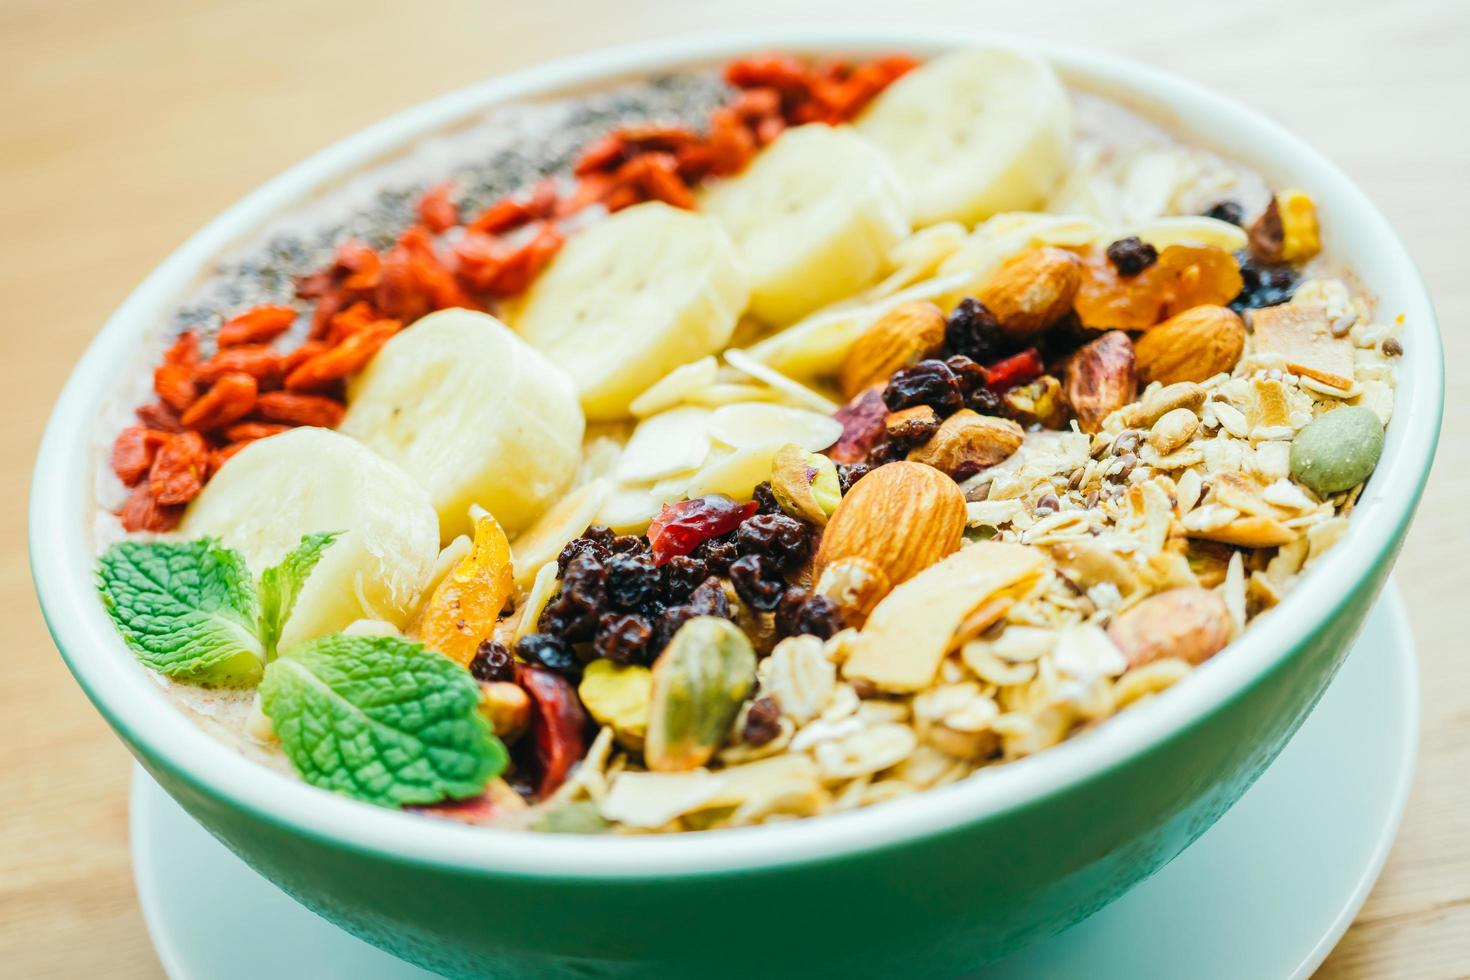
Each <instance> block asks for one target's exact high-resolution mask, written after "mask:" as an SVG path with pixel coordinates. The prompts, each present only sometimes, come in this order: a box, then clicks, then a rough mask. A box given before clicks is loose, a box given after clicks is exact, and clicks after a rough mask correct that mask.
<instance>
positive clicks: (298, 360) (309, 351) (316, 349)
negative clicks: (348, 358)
mask: <svg viewBox="0 0 1470 980" xmlns="http://www.w3.org/2000/svg"><path fill="white" fill-rule="evenodd" d="M331 349H332V345H331V344H330V343H328V342H327V341H325V340H308V341H306V342H305V343H304V344H302V345H301V346H300V347H298V348H296V349H295V350H293V351H292V352H291V353H289V354H287V355H285V356H284V357H282V358H281V374H282V375H283V376H284V375H288V374H290V373H291V372H292V371H294V370H296V369H297V368H298V367H300V366H301V365H303V364H305V363H306V362H307V361H309V360H311V359H312V358H313V357H316V356H317V355H318V354H325V353H326V352H327V351H329V350H331Z"/></svg>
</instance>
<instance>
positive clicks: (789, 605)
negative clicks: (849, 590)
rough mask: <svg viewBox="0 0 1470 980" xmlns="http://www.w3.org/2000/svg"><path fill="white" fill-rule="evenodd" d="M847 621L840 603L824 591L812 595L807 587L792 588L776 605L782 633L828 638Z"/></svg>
mask: <svg viewBox="0 0 1470 980" xmlns="http://www.w3.org/2000/svg"><path fill="white" fill-rule="evenodd" d="M845 625H846V623H844V622H843V619H842V611H841V610H840V609H839V608H838V606H837V603H835V602H833V601H832V600H831V599H829V598H827V597H826V596H824V595H812V594H811V593H809V592H806V591H805V590H803V589H788V590H787V592H786V594H785V595H784V596H782V597H781V602H780V603H779V604H778V605H777V606H776V633H777V635H778V636H795V635H797V634H801V633H809V634H811V635H812V636H817V637H821V638H822V639H824V640H826V639H829V638H831V637H832V636H835V635H836V634H837V631H838V630H840V629H842V628H843V626H845Z"/></svg>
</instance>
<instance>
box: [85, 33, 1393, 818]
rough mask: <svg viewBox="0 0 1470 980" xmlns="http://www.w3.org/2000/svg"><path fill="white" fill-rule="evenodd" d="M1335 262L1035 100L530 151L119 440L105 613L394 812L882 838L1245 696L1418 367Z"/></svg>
mask: <svg viewBox="0 0 1470 980" xmlns="http://www.w3.org/2000/svg"><path fill="white" fill-rule="evenodd" d="M1329 230H1330V229H1329ZM1321 248H1322V246H1321V230H1320V229H1319V226H1318V217H1317V213H1316V207H1315V205H1314V203H1313V200H1312V198H1311V196H1310V191H1309V190H1298V189H1291V188H1268V187H1267V186H1266V185H1265V184H1264V183H1263V182H1262V180H1261V179H1260V178H1259V176H1257V175H1256V174H1254V173H1252V172H1251V171H1249V170H1248V169H1246V168H1244V167H1241V166H1238V165H1235V164H1233V163H1231V162H1230V161H1228V160H1226V159H1224V158H1222V157H1220V156H1217V155H1216V154H1214V153H1212V152H1209V151H1207V150H1204V149H1202V148H1199V147H1194V146H1189V145H1186V144H1184V143H1182V142H1180V141H1179V140H1177V139H1176V138H1174V137H1173V136H1172V135H1170V134H1168V133H1165V132H1164V131H1163V130H1161V129H1159V128H1158V127H1156V126H1154V125H1152V124H1151V123H1149V122H1147V121H1146V120H1144V119H1143V118H1142V117H1140V116H1138V115H1136V114H1134V113H1132V112H1131V111H1129V110H1127V109H1126V108H1124V107H1122V106H1119V105H1117V104H1114V103H1111V102H1108V101H1106V100H1104V99H1101V98H1099V97H1097V96H1094V95H1091V94H1088V93H1084V92H1071V91H1068V90H1067V89H1066V88H1065V87H1064V86H1063V85H1062V84H1061V83H1060V82H1059V81H1058V79H1057V78H1056V77H1055V75H1054V73H1053V72H1052V70H1051V68H1050V67H1049V66H1048V65H1047V64H1046V63H1045V62H1044V61H1042V60H1040V59H1038V58H1036V57H1034V56H1032V55H1030V54H1027V53H1025V52H1022V51H1017V50H1010V49H1002V48H985V49H980V50H971V51H961V52H956V53H953V54H950V55H946V56H943V57H939V58H936V59H934V60H932V61H929V62H927V63H923V64H921V63H919V62H917V61H916V60H914V59H912V58H908V57H905V56H901V55H896V56H893V57H887V58H880V59H875V60H870V61H850V60H843V59H831V60H824V61H809V60H803V59H797V58H793V57H789V56H785V55H759V56H753V57H750V58H744V59H740V60H738V61H736V62H734V63H731V64H729V65H727V66H725V67H724V68H723V70H722V71H721V72H719V73H713V72H698V71H690V72H685V73H681V74H679V75H676V76H672V77H669V78H661V79H654V80H650V81H646V82H639V83H631V84H625V85H623V86H621V87H619V88H616V89H611V90H609V91H607V92H602V93H593V94H589V95H581V96H577V97H573V98H566V99H560V100H552V101H547V102H544V103H538V104H530V105H526V106H516V107H508V108H505V109H500V110H496V111H495V112H494V113H492V114H491V115H490V116H488V117H487V118H486V119H484V120H482V121H481V122H480V123H478V124H475V125H472V126H467V127H465V128H464V129H463V130H462V131H460V132H456V133H453V134H449V135H446V136H444V137H440V138H437V139H436V140H434V141H430V142H428V143H426V144H425V145H424V146H421V147H419V148H417V149H415V150H412V151H410V152H409V153H407V154H406V155H405V156H404V158H403V159H401V160H398V161H394V162H392V163H390V164H387V165H385V166H384V167H382V168H379V169H377V170H374V171H371V172H368V173H365V174H363V175H362V176H361V177H359V178H357V179H356V180H355V181H354V182H353V183H352V184H350V185H349V186H347V187H345V188H342V189H339V191H338V192H336V194H335V196H332V195H328V197H327V198H325V199H324V200H323V201H320V202H317V204H315V205H313V206H312V207H311V208H305V209H303V210H302V212H301V213H299V214H296V215H292V216H288V217H287V218H285V219H282V221H280V222H278V223H277V225H276V226H275V227H274V228H272V229H270V230H269V234H268V235H267V236H265V237H264V238H263V239H262V242H261V243H260V244H257V245H256V246H254V247H253V248H251V249H247V250H246V251H245V253H243V256H237V257H236V258H234V259H231V260H228V261H226V262H224V263H222V264H221V266H220V267H219V268H218V269H217V270H216V271H215V273H214V274H213V276H212V277H211V278H210V279H209V280H208V281H206V282H205V284H204V285H203V287H202V288H201V291H200V293H199V295H198V296H196V297H195V298H194V299H193V300H191V301H190V302H189V303H187V304H185V305H184V306H183V307H182V308H181V310H180V313H179V318H178V323H177V324H175V325H174V326H173V328H172V329H170V330H169V332H168V333H169V336H168V340H167V342H166V344H165V345H164V348H165V349H164V351H163V354H162V358H161V361H160V363H158V365H157V366H156V368H155V369H154V371H153V374H152V393H151V396H150V397H149V398H148V399H147V400H146V401H145V402H144V403H143V404H142V405H141V406H140V407H137V408H136V410H135V412H134V413H133V414H134V415H135V418H134V419H133V420H132V421H131V422H130V423H129V424H127V425H126V426H125V427H121V428H122V431H121V432H120V433H119V432H118V431H117V428H109V431H107V432H106V433H105V434H104V438H105V439H106V440H107V442H108V443H109V444H110V446H111V450H110V452H111V455H110V460H109V462H110V466H109V469H110V471H111V475H109V476H108V477H107V478H106V480H105V481H103V482H104V484H105V485H103V486H102V487H101V488H100V490H99V497H100V498H101V503H100V504H99V510H100V512H101V515H102V516H101V518H100V520H99V525H98V527H99V534H98V537H99V542H100V545H101V548H100V558H99V570H98V581H99V588H100V591H101V596H102V599H103V601H104V603H105V605H106V606H107V608H108V610H109V611H110V612H111V614H112V616H113V618H114V620H115V621H116V623H117V625H118V628H119V629H120V631H121V632H122V634H123V636H124V638H125V639H126V641H127V642H128V644H129V646H130V647H131V648H132V649H133V651H134V652H135V653H136V654H137V656H138V657H139V659H140V660H141V661H142V662H143V664H144V665H146V666H147V667H148V668H150V669H151V670H153V671H154V672H155V673H156V674H157V675H158V676H159V677H160V682H161V683H163V684H165V685H166V686H167V687H168V689H169V691H170V692H171V693H172V694H173V695H174V697H175V698H176V699H177V700H178V701H179V702H180V703H181V704H182V705H184V706H185V707H186V709H187V710H190V711H191V712H192V713H194V714H195V715H196V716H197V717H198V718H199V719H200V720H201V722H202V723H203V724H204V725H205V726H206V727H207V728H209V729H210V730H211V731H212V732H213V733H215V734H217V735H220V736H221V737H225V738H227V739H229V740H230V741H231V742H232V744H236V745H238V746H240V747H241V749H242V751H245V752H247V753H248V754H250V755H252V756H254V757H256V758H260V759H262V760H263V761H265V762H267V763H268V764H273V765H277V766H281V767H286V766H289V767H290V768H292V769H294V770H295V771H296V772H297V773H299V775H300V776H301V777H302V778H303V779H305V780H307V781H308V782H310V783H312V784H314V785H317V786H320V787H324V788H327V789H331V790H334V791H337V792H340V793H344V794H347V795H349V796H352V797H354V798H357V799H361V800H365V801H367V802H371V803H376V804H380V805H383V806H389V807H411V808H414V809H418V810H422V811H423V812H425V813H428V814H432V815H436V816H440V817H446V818H451V819H456V820H461V821H464V822H467V823H473V824H485V825H493V826H505V827H521V828H529V829H533V830H542V831H554V832H575V833H602V832H613V833H644V832H663V831H682V830H700V829H709V828H717V827H738V826H743V825H749V824H757V823H762V822H767V821H775V820H783V819H790V818H795V817H806V816H813V815H818V814H823V813H834V812H839V811H843V810H848V809H852V808H855V807H860V806H866V805H869V804H874V803H879V802H882V801H885V800H890V799H895V798H897V797H901V796H905V795H907V794H910V793H914V792H918V791H921V790H924V789H927V788H930V787H935V786H939V785H942V784H945V783H950V782H954V781H956V780H960V779H964V778H966V777H967V776H970V775H972V774H974V773H976V772H978V771H980V770H982V769H985V768H987V767H989V766H993V765H997V764H1001V763H1004V762H1008V761H1011V760H1014V759H1018V758H1021V757H1024V756H1027V755H1031V754H1033V753H1036V752H1038V751H1041V750H1043V749H1046V748H1048V747H1050V746H1053V745H1056V744H1057V743H1059V742H1061V741H1063V740H1065V739H1068V738H1072V737H1077V736H1081V735H1083V734H1084V733H1086V732H1087V731H1088V730H1089V729H1091V728H1093V727H1095V726H1097V725H1099V724H1103V723H1105V722H1106V720H1107V719H1108V718H1109V717H1111V716H1112V715H1114V714H1116V713H1117V712H1119V711H1121V710H1123V709H1125V708H1127V707H1129V706H1131V705H1134V704H1136V703H1138V702H1139V701H1141V700H1143V699H1145V698H1148V697H1150V696H1152V695H1155V694H1158V693H1159V692H1161V691H1163V690H1165V689H1166V688H1168V687H1170V686H1171V685H1173V684H1175V683H1178V682H1180V681H1182V680H1184V679H1185V678H1186V677H1187V676H1188V675H1189V674H1190V673H1191V672H1192V671H1194V670H1196V669H1199V668H1200V667H1201V666H1202V665H1205V664H1206V663H1207V662H1208V661H1209V660H1210V659H1211V658H1212V657H1215V656H1217V655H1219V656H1229V645H1230V644H1231V642H1232V641H1233V640H1235V639H1236V638H1237V637H1239V636H1240V635H1241V633H1242V631H1244V630H1245V629H1246V628H1247V627H1248V625H1249V623H1250V622H1251V621H1252V620H1253V619H1254V618H1256V617H1257V616H1260V615H1262V614H1266V613H1268V612H1269V611H1270V610H1271V609H1272V608H1273V607H1274V606H1275V605H1276V604H1277V603H1279V602H1280V601H1281V600H1282V598H1283V597H1284V596H1285V595H1286V594H1287V593H1288V592H1289V591H1290V590H1291V589H1292V587H1293V585H1294V584H1295V583H1296V581H1297V580H1298V579H1299V577H1300V576H1301V575H1302V574H1303V573H1304V572H1305V571H1307V570H1309V569H1310V568H1311V567H1312V566H1313V565H1314V564H1315V563H1317V562H1319V561H1320V560H1321V558H1322V555H1323V554H1324V553H1325V552H1326V551H1327V550H1328V549H1329V548H1331V546H1332V545H1333V543H1334V542H1335V541H1337V540H1338V538H1339V537H1340V536H1341V535H1342V534H1343V533H1344V531H1345V530H1346V529H1347V527H1348V525H1349V515H1350V514H1351V512H1352V509H1353V505H1354V502H1355V500H1356V499H1357V496H1358V494H1359V493H1360V492H1361V490H1362V487H1363V484H1364V481H1366V480H1367V479H1368V478H1369V476H1370V475H1371V474H1372V472H1373V469H1374V466H1375V464H1376V463H1377V460H1378V456H1379V453H1380V451H1381V448H1382V442H1383V434H1384V426H1385V425H1386V424H1387V422H1388V420H1389V416H1390V414H1391V412H1392V407H1393V386H1394V359H1395V358H1396V357H1398V356H1399V355H1401V354H1402V353H1403V348H1402V346H1401V341H1400V339H1399V335H1400V330H1401V324H1400V323H1398V322H1394V321H1389V322H1385V321H1384V320H1383V318H1382V317H1380V316H1379V315H1378V312H1377V311H1376V310H1375V309H1374V307H1373V304H1372V302H1371V299H1370V298H1369V297H1367V296H1365V295H1364V294H1363V293H1362V291H1361V290H1359V289H1358V288H1356V287H1355V285H1354V280H1353V278H1352V276H1351V274H1350V272H1349V271H1348V270H1345V269H1342V268H1340V267H1337V266H1334V265H1333V264H1332V262H1331V260H1330V258H1328V257H1324V256H1322V255H1321V254H1320V253H1321ZM129 408H130V410H131V409H132V406H131V405H130V406H129ZM103 424H105V425H108V426H111V425H112V419H111V418H110V417H109V418H106V419H104V422H103ZM114 477H115V478H114ZM114 515H115V516H114ZM1222 651H1223V652H1222Z"/></svg>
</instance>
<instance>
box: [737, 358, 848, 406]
mask: <svg viewBox="0 0 1470 980" xmlns="http://www.w3.org/2000/svg"><path fill="white" fill-rule="evenodd" d="M725 363H726V364H728V365H730V366H731V367H732V368H734V369H735V370H737V371H739V372H741V373H742V374H748V375H750V376H751V377H752V378H755V379H756V380H757V381H761V382H764V383H765V384H768V385H770V386H771V387H772V388H775V389H776V390H777V391H779V392H781V393H782V394H783V395H785V396H786V397H787V398H789V399H791V402H792V404H795V405H800V406H802V407H803V408H810V409H812V410H813V411H816V412H825V413H826V414H828V415H831V414H832V413H833V412H835V411H837V409H838V408H839V406H838V405H837V403H836V402H834V401H832V399H830V398H828V397H826V396H825V395H821V394H818V393H817V392H815V391H813V390H812V389H810V388H808V387H807V386H806V385H804V384H801V383H799V382H796V381H793V380H791V379H790V378H788V377H787V376H786V375H784V374H782V373H781V372H780V371H777V370H776V369H775V368H773V367H771V366H770V365H769V364H765V363H763V362H761V361H758V360H756V359H755V358H754V357H752V356H751V355H750V354H748V353H746V352H745V351H743V350H740V349H738V348H735V347H731V348H730V349H729V350H727V351H725Z"/></svg>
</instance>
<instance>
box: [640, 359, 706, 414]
mask: <svg viewBox="0 0 1470 980" xmlns="http://www.w3.org/2000/svg"><path fill="white" fill-rule="evenodd" d="M719 370H720V365H719V362H718V361H716V360H715V356H714V355H713V354H710V355H709V356H708V357H701V358H700V359H699V360H697V361H690V362H689V363H688V364H680V365H679V366H678V367H676V368H674V369H673V370H672V371H670V372H669V373H668V374H666V375H664V376H663V377H662V378H660V379H659V380H657V381H655V382H654V383H653V384H652V385H651V386H649V388H648V389H647V390H646V391H644V392H643V394H641V395H639V396H638V397H637V398H635V399H633V402H632V404H630V405H629V406H628V410H629V411H631V412H632V413H633V414H634V415H635V416H637V417H638V418H646V417H648V416H649V415H653V414H655V413H657V412H662V411H663V410H664V409H666V408H673V407H674V406H675V405H677V404H679V403H680V402H682V401H684V400H685V398H686V397H688V396H689V395H691V394H693V393H695V392H697V391H699V390H700V389H703V388H707V387H709V386H710V385H712V384H714V383H715V376H716V375H717V374H718V373H719Z"/></svg>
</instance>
